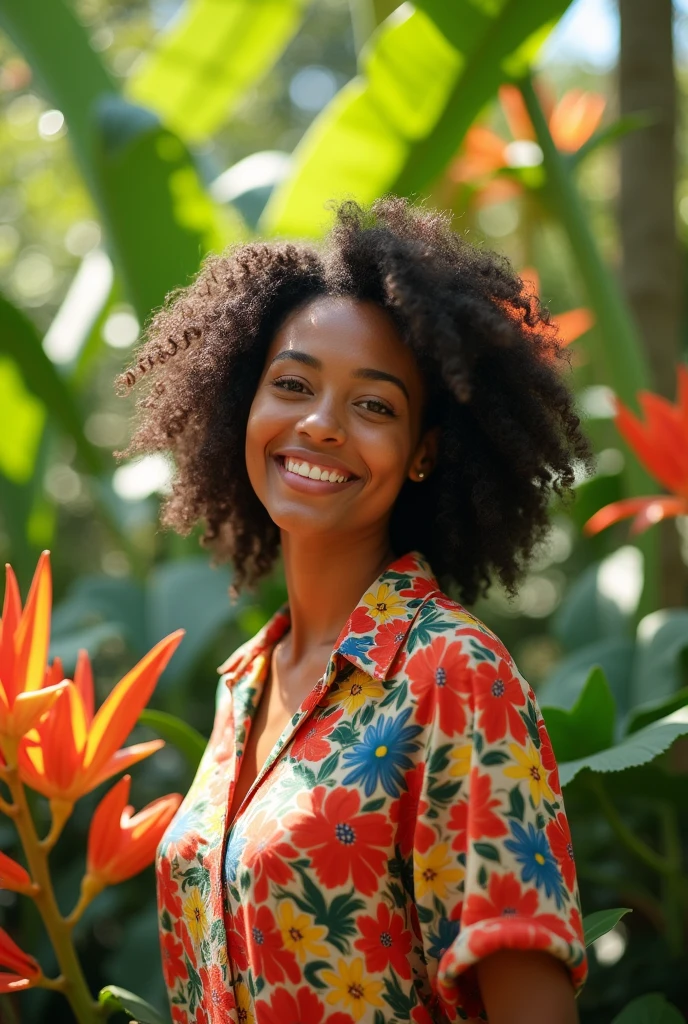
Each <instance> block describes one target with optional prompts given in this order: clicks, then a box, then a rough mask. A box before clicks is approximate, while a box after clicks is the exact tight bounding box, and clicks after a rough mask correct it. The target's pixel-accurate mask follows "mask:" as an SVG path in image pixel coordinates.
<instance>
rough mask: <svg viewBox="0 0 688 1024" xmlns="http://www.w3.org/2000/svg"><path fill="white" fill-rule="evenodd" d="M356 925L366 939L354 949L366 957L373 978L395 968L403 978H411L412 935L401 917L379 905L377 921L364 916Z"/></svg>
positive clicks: (357, 940) (359, 941) (358, 941)
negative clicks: (409, 958)
mask: <svg viewBox="0 0 688 1024" xmlns="http://www.w3.org/2000/svg"><path fill="white" fill-rule="evenodd" d="M356 924H357V926H358V930H359V931H360V932H361V934H362V936H363V938H361V939H356V941H355V942H354V946H355V947H356V949H360V951H361V952H362V953H363V955H364V956H365V962H366V969H367V970H368V971H369V972H370V973H371V974H372V973H382V972H383V971H386V970H387V967H388V966H389V965H390V964H391V965H392V967H393V968H394V970H395V971H396V972H397V974H399V975H400V976H401V977H402V978H410V977H411V966H410V964H409V961H408V955H409V953H410V951H411V934H410V932H408V931H407V930H406V927H405V926H404V919H403V917H402V916H401V914H392V913H391V912H390V909H389V907H388V906H387V905H386V904H384V903H379V904H378V908H377V917H364V916H361V917H359V918H358V921H357V922H356Z"/></svg>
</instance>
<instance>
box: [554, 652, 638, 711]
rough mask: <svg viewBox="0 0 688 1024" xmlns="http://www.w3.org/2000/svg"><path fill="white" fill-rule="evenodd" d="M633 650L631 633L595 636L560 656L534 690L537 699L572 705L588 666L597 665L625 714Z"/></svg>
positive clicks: (589, 667)
mask: <svg viewBox="0 0 688 1024" xmlns="http://www.w3.org/2000/svg"><path fill="white" fill-rule="evenodd" d="M634 650H635V644H634V643H633V640H632V639H631V637H623V636H619V637H610V638H609V639H607V640H597V641H596V642H595V643H591V644H588V645H587V647H581V648H580V650H577V651H573V653H572V654H569V655H568V656H566V657H564V658H562V660H561V661H560V662H559V663H558V664H557V666H556V668H555V669H554V670H553V672H552V673H551V674H550V675H549V676H548V677H547V680H546V682H545V683H544V684H543V685H542V686H541V687H540V689H539V690H538V700H539V701H540V703H541V704H547V705H549V706H552V707H560V708H572V707H573V705H574V704H575V703H576V701H577V700H578V698H579V696H580V694H581V692H582V690H583V687H584V686H585V683H586V682H587V679H588V676H589V675H590V673H591V671H592V669H593V668H595V666H596V665H599V666H600V668H601V669H602V670H603V671H604V674H605V676H606V677H607V681H608V683H609V686H610V689H611V691H612V693H613V695H614V700H615V701H616V706H617V708H618V709H619V712H620V713H621V714H625V712H626V710H627V707H628V680H629V678H630V674H631V666H632V664H633V652H634Z"/></svg>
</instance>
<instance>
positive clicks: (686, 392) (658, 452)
mask: <svg viewBox="0 0 688 1024" xmlns="http://www.w3.org/2000/svg"><path fill="white" fill-rule="evenodd" d="M677 375H678V389H677V390H678V395H677V400H676V404H675V405H672V403H671V402H668V401H667V400H666V399H665V398H662V397H661V396H660V395H655V394H653V393H652V392H651V391H640V392H638V401H639V402H640V406H641V408H642V410H643V413H644V414H645V421H644V422H642V421H641V420H639V419H638V418H637V417H636V416H634V414H633V413H632V412H631V411H630V409H628V408H627V407H626V406H625V405H624V404H623V402H621V401H620V400H619V399H618V398H617V399H616V400H615V402H616V410H617V411H616V417H615V423H616V426H617V429H618V431H619V433H620V434H621V435H622V436H623V437H624V438H625V440H626V441H627V442H628V444H629V446H630V447H631V448H632V449H633V451H634V452H635V454H636V456H637V457H638V460H639V461H640V462H642V464H643V465H644V466H645V468H646V469H647V470H648V472H649V473H651V474H652V476H653V477H654V478H655V479H656V480H658V481H659V482H660V483H661V484H664V486H665V487H666V488H667V490H669V491H671V492H672V494H670V495H664V494H658V495H655V496H654V497H649V498H622V499H621V501H613V502H612V503H611V504H610V505H605V506H604V508H601V509H600V510H599V511H598V512H596V513H595V515H594V516H591V518H590V519H588V521H587V523H586V524H585V526H584V527H583V532H584V533H585V534H587V536H589V537H590V536H592V535H593V534H596V533H599V532H600V530H604V529H606V527H607V526H611V524H612V523H618V522H619V521H620V520H621V519H628V518H629V517H630V516H633V522H632V524H631V533H632V534H638V533H642V532H643V531H644V530H647V529H648V527H650V526H652V525H653V524H654V523H658V522H659V521H660V520H661V519H667V518H669V517H671V516H684V515H688V366H684V365H682V364H679V366H678V367H677Z"/></svg>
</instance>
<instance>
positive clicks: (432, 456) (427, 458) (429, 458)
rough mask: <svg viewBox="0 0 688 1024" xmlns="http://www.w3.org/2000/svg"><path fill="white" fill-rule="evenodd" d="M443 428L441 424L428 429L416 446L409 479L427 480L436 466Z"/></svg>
mask: <svg viewBox="0 0 688 1024" xmlns="http://www.w3.org/2000/svg"><path fill="white" fill-rule="evenodd" d="M440 433H441V429H440V427H439V426H437V427H431V428H430V430H426V431H425V433H424V434H423V436H422V438H421V439H420V441H419V443H418V447H417V448H416V453H415V455H414V456H413V460H412V462H411V468H410V470H409V480H416V481H422V480H425V479H426V478H427V477H428V476H430V473H432V471H433V469H434V468H435V463H436V462H437V452H438V450H439V442H440Z"/></svg>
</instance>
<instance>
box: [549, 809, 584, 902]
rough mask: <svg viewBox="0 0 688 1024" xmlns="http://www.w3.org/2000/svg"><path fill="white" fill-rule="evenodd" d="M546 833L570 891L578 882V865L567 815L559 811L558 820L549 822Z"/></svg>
mask: <svg viewBox="0 0 688 1024" xmlns="http://www.w3.org/2000/svg"><path fill="white" fill-rule="evenodd" d="M545 831H546V832H547V838H548V839H549V845H550V849H551V851H552V853H553V854H554V856H555V857H556V858H557V861H558V862H559V870H560V871H561V873H562V876H563V878H564V882H565V883H566V885H567V886H568V888H569V889H572V888H573V885H574V882H575V881H576V865H575V863H574V860H573V843H572V842H571V830H570V828H569V823H568V821H567V820H566V815H565V814H562V813H561V811H559V813H558V814H557V817H556V819H555V820H554V821H550V822H549V824H548V825H547V828H546V830H545Z"/></svg>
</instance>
